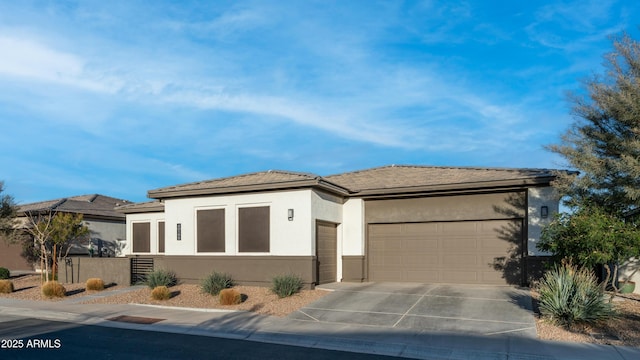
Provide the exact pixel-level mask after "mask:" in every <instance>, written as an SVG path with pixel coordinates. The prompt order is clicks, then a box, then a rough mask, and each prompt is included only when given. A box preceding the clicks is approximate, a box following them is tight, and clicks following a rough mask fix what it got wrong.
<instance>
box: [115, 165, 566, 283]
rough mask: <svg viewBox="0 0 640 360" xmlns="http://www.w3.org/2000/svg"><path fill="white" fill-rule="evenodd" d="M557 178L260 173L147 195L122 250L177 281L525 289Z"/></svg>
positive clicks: (463, 170)
mask: <svg viewBox="0 0 640 360" xmlns="http://www.w3.org/2000/svg"><path fill="white" fill-rule="evenodd" d="M555 174H556V171H553V170H548V169H504V168H471V167H436V166H395V165H391V166H384V167H378V168H372V169H366V170H360V171H354V172H348V173H344V174H337V175H331V176H325V177H322V176H318V175H313V174H306V173H297V172H288V171H264V172H257V173H250V174H243V175H238V176H233V177H227V178H219V179H213V180H207V181H201V182H195V183H189V184H183V185H175V186H169V187H164V188H160V189H155V190H150V191H149V192H148V196H149V197H150V198H152V199H155V200H154V201H151V202H146V203H138V204H131V205H124V206H121V207H119V208H117V210H118V211H120V212H122V213H124V214H126V219H127V230H126V234H127V239H128V241H127V242H126V247H125V249H124V252H125V254H126V255H127V256H128V257H131V258H132V269H131V271H132V274H133V273H135V272H136V271H137V270H136V267H135V266H134V264H133V261H137V262H140V263H144V264H147V265H149V266H152V267H155V268H159V267H161V268H166V269H171V270H173V271H175V272H176V273H177V275H178V276H179V277H180V278H181V279H182V280H183V281H187V282H191V281H198V280H199V279H201V278H203V277H204V276H206V275H207V274H208V273H210V272H211V271H213V270H215V271H224V272H228V273H230V274H232V276H233V278H234V279H235V280H236V281H238V282H240V283H245V284H267V283H269V281H270V279H271V278H272V277H273V276H274V275H277V274H284V273H295V274H298V275H299V276H301V277H302V278H303V279H304V281H305V282H306V283H307V284H308V285H311V286H313V284H322V283H327V282H335V281H357V282H362V281H397V282H434V283H466V284H512V285H523V284H527V282H528V281H529V279H530V278H531V277H534V276H535V275H536V273H537V272H538V271H539V268H540V263H541V260H542V259H545V255H546V254H543V253H541V252H540V251H538V249H537V248H536V246H535V245H536V242H537V241H538V239H539V237H540V230H541V227H542V225H543V224H545V223H546V222H548V221H550V220H551V218H552V216H553V214H554V213H555V212H557V211H558V200H559V199H558V197H557V195H556V194H555V192H554V191H553V189H552V188H551V187H550V182H551V181H552V180H553V179H554V178H555Z"/></svg>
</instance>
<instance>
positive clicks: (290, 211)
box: [287, 209, 293, 221]
mask: <svg viewBox="0 0 640 360" xmlns="http://www.w3.org/2000/svg"><path fill="white" fill-rule="evenodd" d="M287 218H288V219H289V221H293V209H289V210H287Z"/></svg>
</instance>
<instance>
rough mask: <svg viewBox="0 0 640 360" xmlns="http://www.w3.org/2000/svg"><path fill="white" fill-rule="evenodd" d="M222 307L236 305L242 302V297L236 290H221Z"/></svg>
mask: <svg viewBox="0 0 640 360" xmlns="http://www.w3.org/2000/svg"><path fill="white" fill-rule="evenodd" d="M219 299H220V305H236V304H240V303H241V302H242V295H240V292H239V291H238V290H236V289H222V290H220V296H219Z"/></svg>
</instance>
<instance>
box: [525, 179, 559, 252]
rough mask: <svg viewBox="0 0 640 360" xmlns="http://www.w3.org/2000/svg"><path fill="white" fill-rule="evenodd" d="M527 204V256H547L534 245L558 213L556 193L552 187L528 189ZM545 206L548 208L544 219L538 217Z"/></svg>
mask: <svg viewBox="0 0 640 360" xmlns="http://www.w3.org/2000/svg"><path fill="white" fill-rule="evenodd" d="M527 204H528V210H527V212H528V214H529V223H528V233H527V239H528V241H527V248H528V252H527V253H528V255H529V256H547V255H551V254H549V253H546V252H543V251H541V250H539V249H538V248H537V247H536V245H537V244H538V241H540V234H541V233H542V228H543V227H544V226H545V225H547V224H549V223H550V222H551V221H552V220H553V217H554V216H555V214H557V213H558V209H559V206H560V205H559V204H560V199H559V197H558V194H557V192H556V191H555V190H554V189H553V188H552V187H539V188H530V189H529V190H528V192H527ZM543 206H546V207H548V208H549V215H548V216H547V217H546V218H542V217H541V216H540V209H541V208H542V207H543Z"/></svg>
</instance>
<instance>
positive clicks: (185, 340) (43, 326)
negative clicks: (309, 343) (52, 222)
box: [0, 316, 391, 360]
mask: <svg viewBox="0 0 640 360" xmlns="http://www.w3.org/2000/svg"><path fill="white" fill-rule="evenodd" d="M0 339H2V342H3V343H4V344H0V345H4V346H5V347H8V346H9V347H10V346H15V347H21V348H18V349H6V348H3V349H0V359H77V358H89V359H92V360H95V359H283V360H286V359H303V358H304V359H307V360H313V359H338V360H340V359H356V360H358V359H362V360H377V359H391V357H387V356H382V355H369V354H360V353H353V352H345V351H335V350H324V349H310V348H304V347H300V346H287V345H277V344H268V343H262V342H255V341H246V340H233V339H221V338H211V337H205V336H195V335H183V334H171V333H163V332H152V331H140V330H127V329H116V328H110V327H100V326H90V325H76V324H70V323H64V322H59V321H48V320H39V319H32V318H21V317H16V316H0ZM14 339H15V341H14ZM17 339H20V340H22V342H20V343H18V341H19V340H17ZM38 347H42V348H38Z"/></svg>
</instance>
